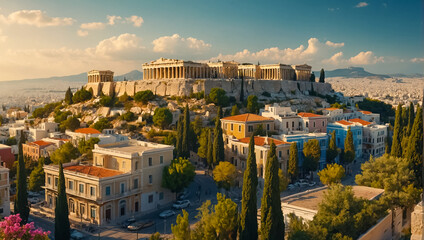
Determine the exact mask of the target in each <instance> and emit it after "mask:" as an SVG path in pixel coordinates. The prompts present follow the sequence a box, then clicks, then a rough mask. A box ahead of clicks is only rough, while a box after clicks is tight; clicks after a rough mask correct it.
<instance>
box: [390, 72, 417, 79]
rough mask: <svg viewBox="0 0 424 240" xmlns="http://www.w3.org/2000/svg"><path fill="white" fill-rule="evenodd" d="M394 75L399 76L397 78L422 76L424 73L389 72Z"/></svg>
mask: <svg viewBox="0 0 424 240" xmlns="http://www.w3.org/2000/svg"><path fill="white" fill-rule="evenodd" d="M389 75H390V76H392V77H397V78H402V77H403V78H407V77H410V78H422V77H424V74H422V73H412V74H403V73H394V74H389Z"/></svg>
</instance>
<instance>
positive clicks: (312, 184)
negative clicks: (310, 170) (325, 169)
mask: <svg viewBox="0 0 424 240" xmlns="http://www.w3.org/2000/svg"><path fill="white" fill-rule="evenodd" d="M316 184H317V183H316V182H310V183H309V185H308V186H309V187H313V186H315V185H316Z"/></svg>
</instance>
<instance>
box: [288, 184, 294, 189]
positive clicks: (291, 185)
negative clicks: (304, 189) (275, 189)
mask: <svg viewBox="0 0 424 240" xmlns="http://www.w3.org/2000/svg"><path fill="white" fill-rule="evenodd" d="M295 188H296V186H295V185H293V184H289V185H288V186H287V189H288V190H293V189H295Z"/></svg>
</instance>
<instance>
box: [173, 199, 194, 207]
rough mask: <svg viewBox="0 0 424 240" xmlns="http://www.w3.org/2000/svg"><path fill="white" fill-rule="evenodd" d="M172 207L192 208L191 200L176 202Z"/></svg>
mask: <svg viewBox="0 0 424 240" xmlns="http://www.w3.org/2000/svg"><path fill="white" fill-rule="evenodd" d="M172 207H174V208H175V209H183V208H187V207H190V201H189V200H181V201H176V202H175V203H174V204H172Z"/></svg>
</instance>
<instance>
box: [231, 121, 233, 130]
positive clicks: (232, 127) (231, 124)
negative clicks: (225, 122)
mask: <svg viewBox="0 0 424 240" xmlns="http://www.w3.org/2000/svg"><path fill="white" fill-rule="evenodd" d="M231 131H233V124H232V123H231Z"/></svg>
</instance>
